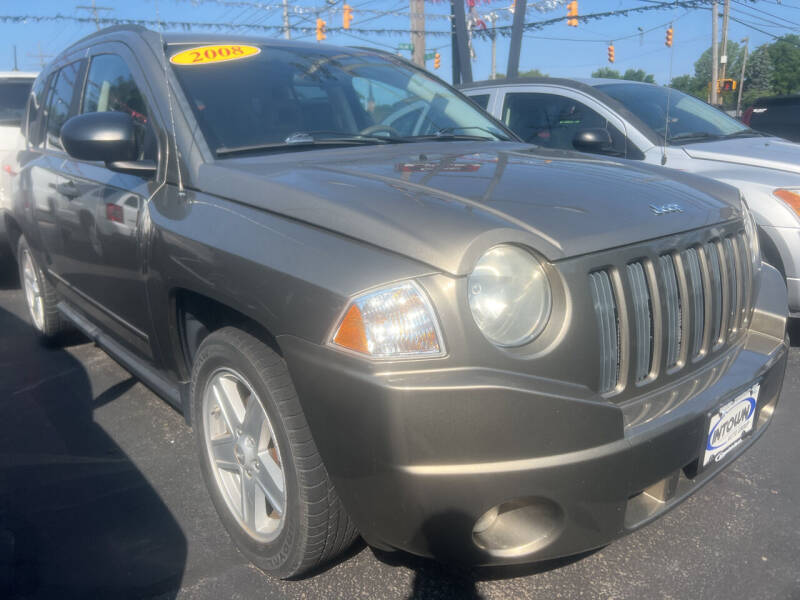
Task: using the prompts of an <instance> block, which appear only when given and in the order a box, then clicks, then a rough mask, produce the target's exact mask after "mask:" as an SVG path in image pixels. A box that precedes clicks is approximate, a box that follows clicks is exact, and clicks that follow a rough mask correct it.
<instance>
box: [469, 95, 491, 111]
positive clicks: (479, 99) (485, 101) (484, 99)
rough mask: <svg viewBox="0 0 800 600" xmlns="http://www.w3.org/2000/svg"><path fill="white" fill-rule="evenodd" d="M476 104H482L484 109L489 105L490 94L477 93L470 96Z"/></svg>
mask: <svg viewBox="0 0 800 600" xmlns="http://www.w3.org/2000/svg"><path fill="white" fill-rule="evenodd" d="M468 98H469V99H470V100H472V101H473V102H474V103H475V104H477V105H478V106H480V107H481V108H482V109H483V110H486V108H487V107H488V106H489V94H477V95H475V96H468Z"/></svg>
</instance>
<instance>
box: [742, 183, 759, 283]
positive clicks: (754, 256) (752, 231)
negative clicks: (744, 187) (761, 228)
mask: <svg viewBox="0 0 800 600" xmlns="http://www.w3.org/2000/svg"><path fill="white" fill-rule="evenodd" d="M742 218H743V219H744V232H745V234H746V235H747V239H748V241H749V242H750V262H752V264H753V268H754V269H755V270H758V269H759V268H760V266H761V248H760V247H759V245H758V227H757V226H756V220H755V219H754V218H753V213H752V212H750V207H749V206H747V202H746V201H745V199H744V198H742Z"/></svg>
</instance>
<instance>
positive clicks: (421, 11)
mask: <svg viewBox="0 0 800 600" xmlns="http://www.w3.org/2000/svg"><path fill="white" fill-rule="evenodd" d="M409 7H410V9H411V47H412V48H413V50H412V51H411V59H412V60H413V61H414V64H415V65H417V66H418V67H422V68H423V69H424V68H425V0H410V5H409Z"/></svg>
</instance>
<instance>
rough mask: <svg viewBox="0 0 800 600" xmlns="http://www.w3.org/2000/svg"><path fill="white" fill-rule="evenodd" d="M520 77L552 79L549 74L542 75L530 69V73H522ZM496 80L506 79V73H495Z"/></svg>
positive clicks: (536, 70) (537, 70)
mask: <svg viewBox="0 0 800 600" xmlns="http://www.w3.org/2000/svg"><path fill="white" fill-rule="evenodd" d="M519 76H520V77H550V75H548V74H547V73H542V72H541V71H540V70H539V69H529V70H528V71H520V72H519ZM494 78H495V79H505V78H506V74H505V73H495V76H494Z"/></svg>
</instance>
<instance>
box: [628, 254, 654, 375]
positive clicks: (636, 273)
mask: <svg viewBox="0 0 800 600" xmlns="http://www.w3.org/2000/svg"><path fill="white" fill-rule="evenodd" d="M626 270H627V273H628V285H629V286H630V290H631V296H632V298H633V322H634V328H633V336H634V343H633V352H634V356H635V364H634V377H635V379H636V381H637V382H640V381H643V380H645V379H647V376H648V375H649V374H650V370H651V366H652V357H653V335H652V332H653V312H652V308H651V304H650V292H649V290H648V288H647V280H646V278H645V273H644V268H642V264H641V263H638V262H637V263H632V264H629V265H628V266H627V267H626Z"/></svg>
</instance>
